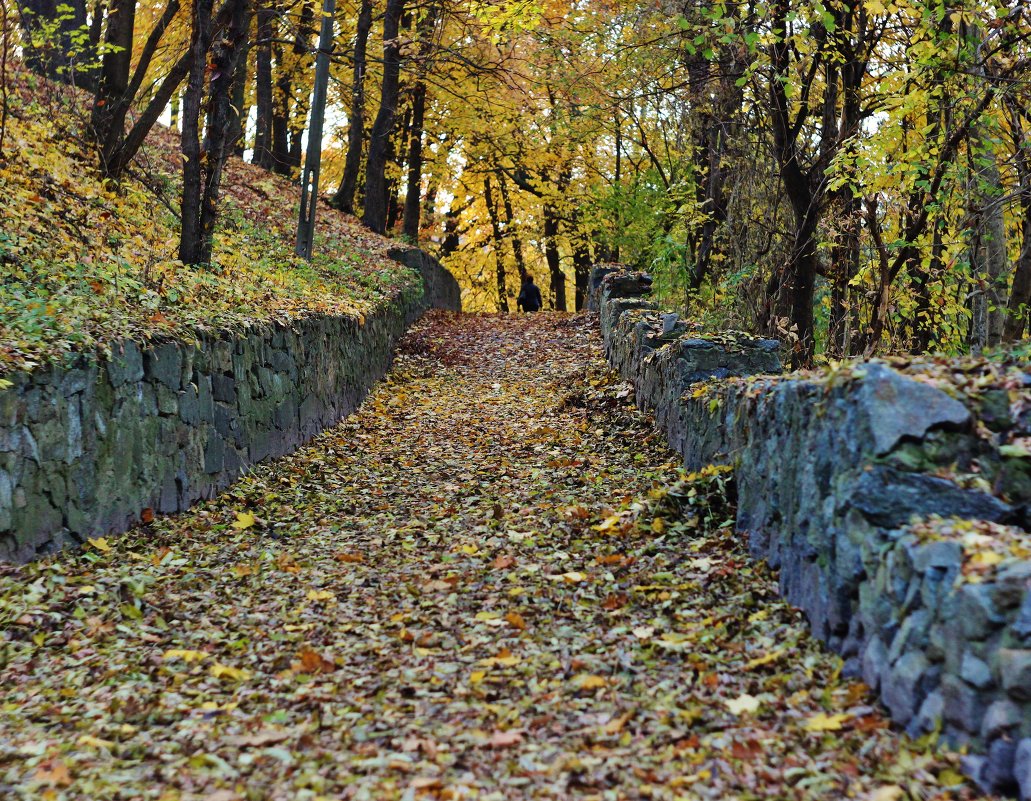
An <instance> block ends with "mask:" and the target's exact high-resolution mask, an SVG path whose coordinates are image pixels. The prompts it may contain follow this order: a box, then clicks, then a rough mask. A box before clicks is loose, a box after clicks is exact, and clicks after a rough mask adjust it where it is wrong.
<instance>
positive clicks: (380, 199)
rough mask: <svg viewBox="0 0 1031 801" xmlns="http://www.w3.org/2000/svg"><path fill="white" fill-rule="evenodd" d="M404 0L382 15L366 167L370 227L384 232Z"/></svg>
mask: <svg viewBox="0 0 1031 801" xmlns="http://www.w3.org/2000/svg"><path fill="white" fill-rule="evenodd" d="M404 6H405V0H387V11H386V14H385V15H384V17H383V84H382V89H381V91H380V106H379V113H378V114H377V115H376V121H375V122H374V123H373V124H372V132H371V133H370V135H369V157H368V160H367V163H366V166H365V214H364V216H363V218H362V222H364V223H365V226H366V227H367V228H370V229H371V230H373V231H375V232H376V233H379V234H382V233H385V232H386V224H387V178H386V169H387V153H388V151H389V149H390V134H391V131H392V130H393V127H394V116H395V115H396V113H397V96H398V91H399V89H400V72H401V42H400V39H399V38H398V27H399V23H400V19H401V14H402V13H403V12H404Z"/></svg>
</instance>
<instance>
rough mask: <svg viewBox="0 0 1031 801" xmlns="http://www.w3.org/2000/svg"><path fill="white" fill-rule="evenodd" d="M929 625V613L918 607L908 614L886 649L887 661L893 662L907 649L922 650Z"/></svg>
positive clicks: (925, 644)
mask: <svg viewBox="0 0 1031 801" xmlns="http://www.w3.org/2000/svg"><path fill="white" fill-rule="evenodd" d="M930 627H931V613H930V612H928V611H927V610H926V609H920V610H919V611H916V612H913V613H912V614H910V615H908V616H907V617H906V618H905V620H903V621H902V626H901V627H900V628H899V631H898V633H897V634H896V635H895V637H894V639H892V641H891V647H890V648H889V649H888V661H889V662H891V663H892V664H894V663H895V661H896V660H897V659H899V657H901V656H902V655H903V654H904V653H906V652H908V651H915V650H920V651H922V650H924V648H925V647H926V646H927V635H928V632H929V630H930Z"/></svg>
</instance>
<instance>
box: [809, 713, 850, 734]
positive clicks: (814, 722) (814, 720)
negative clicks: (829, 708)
mask: <svg viewBox="0 0 1031 801" xmlns="http://www.w3.org/2000/svg"><path fill="white" fill-rule="evenodd" d="M851 717H852V716H851V715H825V714H823V713H822V712H821V713H820V714H818V715H813V716H812V717H811V718H809V720H807V721H806V722H805V730H806V731H838V730H839V729H840V728H841V724H842V723H844V722H845V721H846V720H848V719H849V718H851Z"/></svg>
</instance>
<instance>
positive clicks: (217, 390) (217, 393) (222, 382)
mask: <svg viewBox="0 0 1031 801" xmlns="http://www.w3.org/2000/svg"><path fill="white" fill-rule="evenodd" d="M211 392H212V395H214V398H215V400H217V401H221V402H222V403H230V404H232V403H236V380H235V379H234V378H233V376H231V375H222V374H219V373H216V374H215V375H213V376H211Z"/></svg>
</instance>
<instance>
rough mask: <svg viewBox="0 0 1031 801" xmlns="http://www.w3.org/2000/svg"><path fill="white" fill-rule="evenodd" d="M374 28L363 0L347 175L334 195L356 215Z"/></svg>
mask: <svg viewBox="0 0 1031 801" xmlns="http://www.w3.org/2000/svg"><path fill="white" fill-rule="evenodd" d="M371 29H372V0H362V5H361V8H360V9H359V11H358V30H357V32H356V33H355V38H354V70H353V74H352V84H351V118H350V125H349V126H348V129H347V158H346V160H345V161H344V176H343V178H341V180H340V187H339V188H338V189H337V193H336V195H335V196H334V198H333V206H334V207H336V208H338V209H340V211H345V212H347V213H348V214H354V193H355V190H356V189H357V187H358V175H359V173H360V172H361V165H362V146H363V144H364V142H365V54H366V51H367V48H368V45H369V31H370V30H371Z"/></svg>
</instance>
